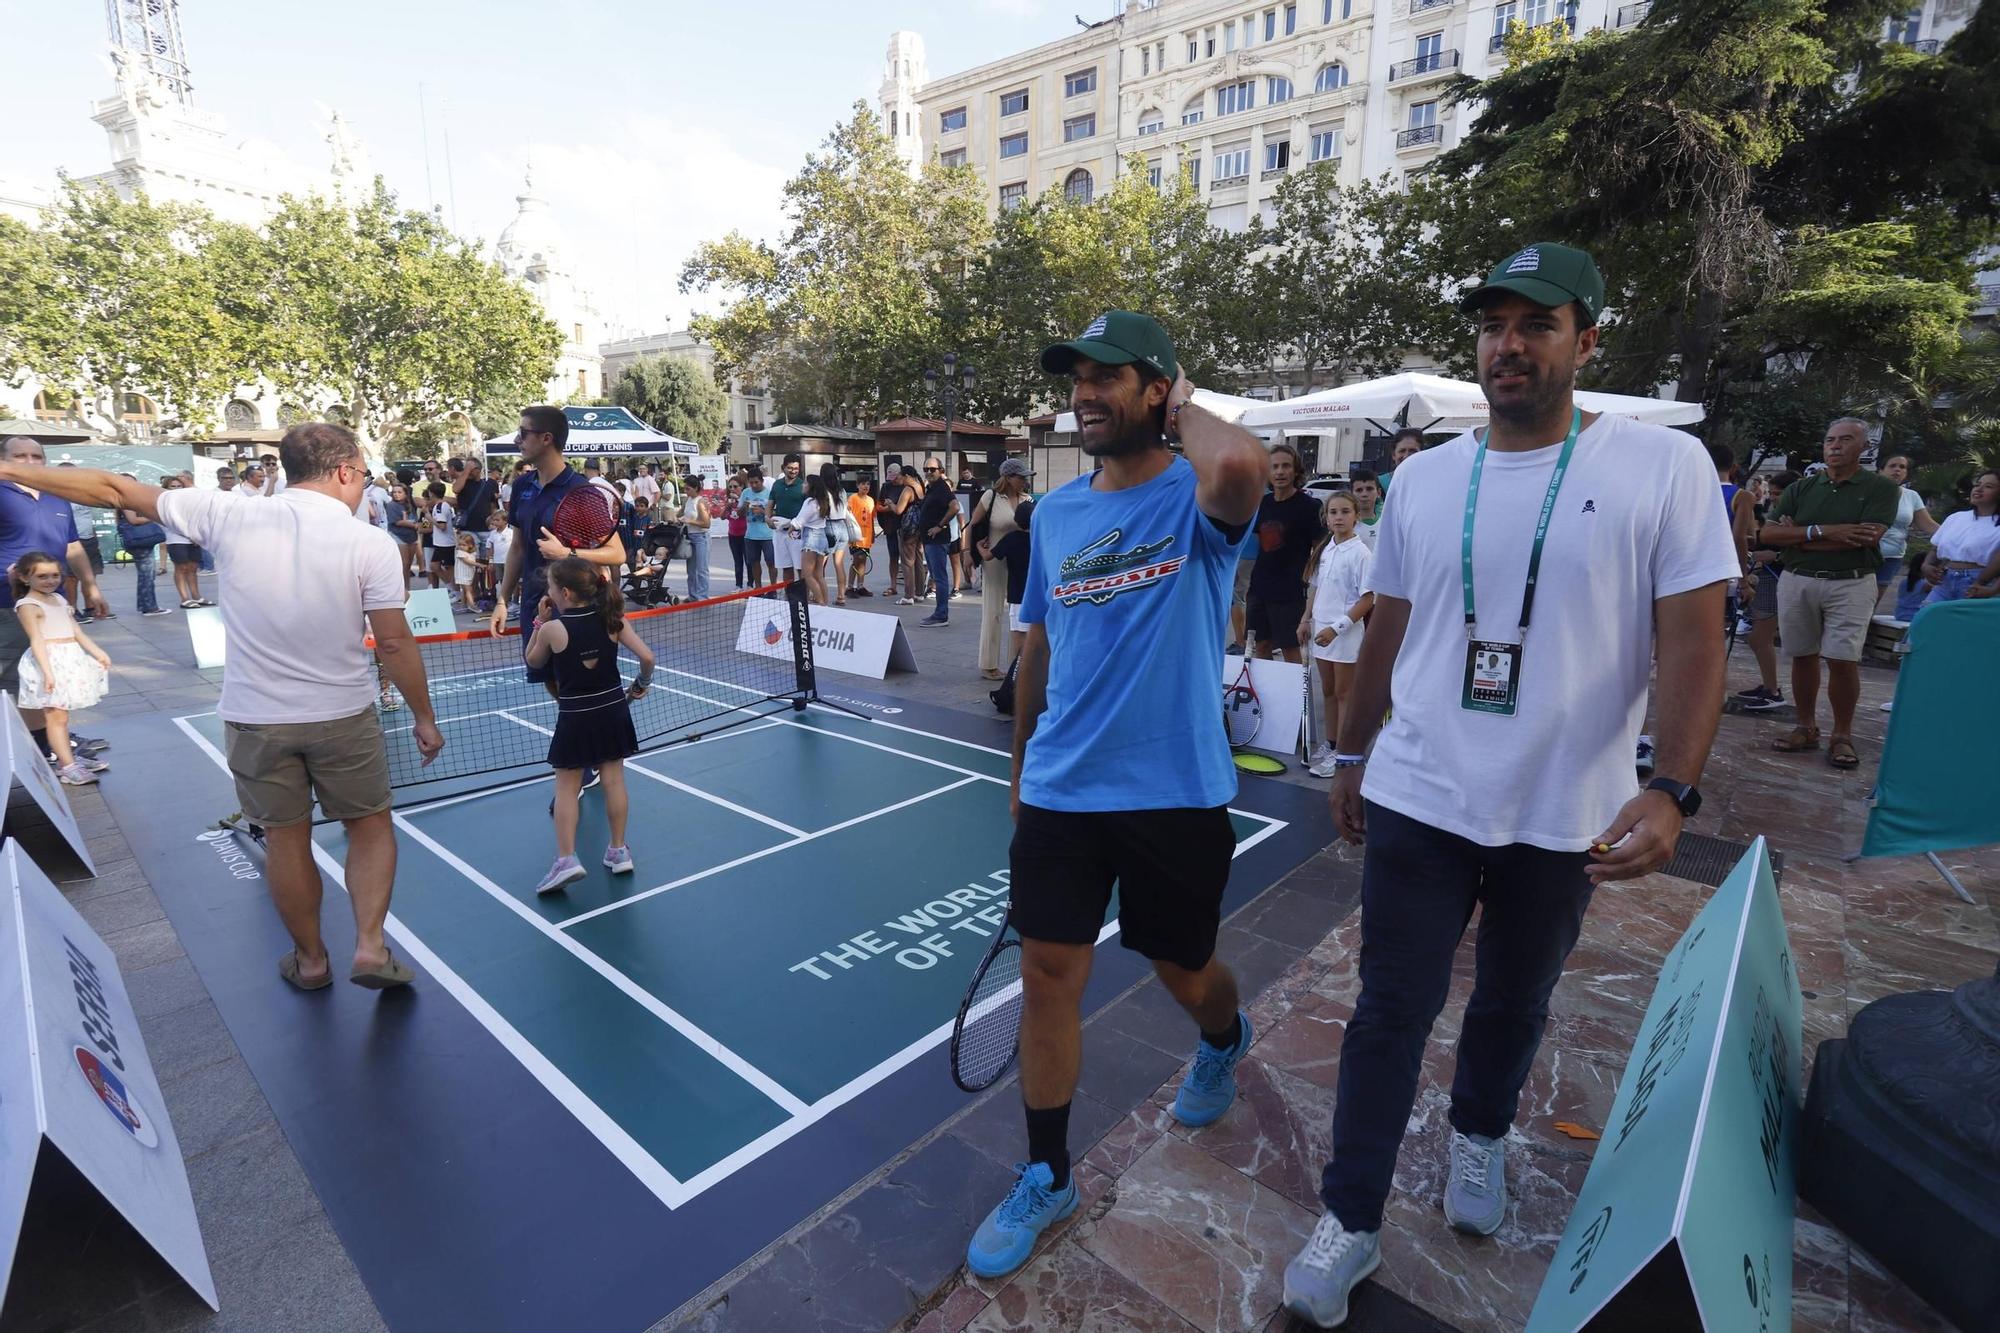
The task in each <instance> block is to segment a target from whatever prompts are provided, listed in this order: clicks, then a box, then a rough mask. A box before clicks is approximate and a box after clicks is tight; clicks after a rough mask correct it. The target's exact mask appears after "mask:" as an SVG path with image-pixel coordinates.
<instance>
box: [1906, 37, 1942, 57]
mask: <svg viewBox="0 0 2000 1333" xmlns="http://www.w3.org/2000/svg"><path fill="white" fill-rule="evenodd" d="M1941 45H1943V43H1941V42H1939V41H1938V39H1937V38H1935V37H1926V38H1924V39H1923V40H1922V41H1917V42H1911V43H1910V44H1909V46H1910V49H1911V50H1912V51H1915V52H1916V53H1917V54H1918V55H1920V56H1934V55H1936V54H1937V53H1938V47H1939V46H1941Z"/></svg>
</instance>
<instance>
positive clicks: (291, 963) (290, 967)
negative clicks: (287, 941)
mask: <svg viewBox="0 0 2000 1333" xmlns="http://www.w3.org/2000/svg"><path fill="white" fill-rule="evenodd" d="M278 975H279V976H281V977H283V978H284V979H285V980H286V981H289V982H290V983H291V984H292V986H293V988H294V989H296V990H325V989H326V988H327V987H328V986H331V985H332V984H333V964H332V963H331V962H329V963H328V964H327V969H326V975H325V976H323V977H320V978H319V979H318V980H315V981H307V980H306V979H305V977H304V976H302V975H300V973H299V951H298V950H297V949H294V950H292V951H291V952H290V953H288V954H286V955H285V956H284V957H283V958H280V959H279V960H278Z"/></svg>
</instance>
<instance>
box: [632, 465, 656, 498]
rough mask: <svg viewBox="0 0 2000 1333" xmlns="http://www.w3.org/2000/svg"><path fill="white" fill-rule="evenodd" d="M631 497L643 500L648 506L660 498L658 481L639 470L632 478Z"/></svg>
mask: <svg viewBox="0 0 2000 1333" xmlns="http://www.w3.org/2000/svg"><path fill="white" fill-rule="evenodd" d="M632 497H633V498H634V499H636V500H644V501H645V502H646V503H647V504H648V505H649V506H650V505H651V504H652V503H653V501H655V500H657V499H659V498H660V483H659V482H657V481H655V480H653V479H652V478H651V477H649V476H647V475H646V474H645V473H643V472H641V473H640V474H639V475H638V476H636V477H634V478H632Z"/></svg>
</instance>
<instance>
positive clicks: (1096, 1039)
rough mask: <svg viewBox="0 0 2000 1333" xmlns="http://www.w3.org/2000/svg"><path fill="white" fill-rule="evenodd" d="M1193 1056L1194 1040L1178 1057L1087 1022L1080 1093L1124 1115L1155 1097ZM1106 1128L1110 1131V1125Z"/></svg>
mask: <svg viewBox="0 0 2000 1333" xmlns="http://www.w3.org/2000/svg"><path fill="white" fill-rule="evenodd" d="M1193 1054H1194V1039H1193V1038H1192V1037H1190V1038H1189V1039H1188V1042H1187V1049H1186V1051H1185V1052H1183V1053H1182V1054H1180V1055H1178V1056H1176V1055H1172V1054H1169V1053H1168V1052H1165V1051H1160V1050H1156V1049H1155V1048H1154V1047H1152V1046H1149V1045H1147V1044H1146V1043H1144V1042H1141V1041H1139V1040H1137V1039H1136V1038H1133V1037H1128V1036H1126V1035H1125V1034H1124V1033H1122V1032H1117V1031H1114V1030H1113V1029H1111V1028H1108V1027H1106V1026H1105V1025H1104V1024H1102V1023H1088V1024H1086V1025H1085V1026H1084V1029H1083V1069H1082V1071H1081V1073H1080V1074H1079V1076H1078V1078H1077V1081H1076V1087H1077V1091H1078V1092H1080V1093H1082V1094H1084V1095H1085V1096H1087V1097H1091V1098H1093V1099H1095V1100H1097V1101H1099V1102H1102V1103H1103V1104H1104V1105H1106V1106H1108V1107H1111V1108H1112V1109H1113V1112H1114V1115H1122V1114H1124V1112H1125V1111H1126V1110H1128V1109H1130V1108H1131V1107H1134V1106H1137V1105H1138V1104H1139V1103H1140V1102H1143V1101H1145V1100H1146V1099H1147V1098H1148V1097H1150V1096H1152V1095H1153V1089H1155V1088H1157V1087H1159V1086H1160V1084H1161V1083H1163V1082H1165V1081H1166V1080H1167V1079H1168V1078H1170V1077H1172V1076H1173V1075H1174V1073H1175V1072H1176V1071H1177V1070H1178V1069H1179V1068H1180V1067H1181V1065H1182V1064H1183V1063H1184V1062H1185V1061H1186V1060H1187V1059H1188V1057H1189V1056H1192V1055H1193ZM1106 1128H1109V1126H1108V1125H1107V1126H1106Z"/></svg>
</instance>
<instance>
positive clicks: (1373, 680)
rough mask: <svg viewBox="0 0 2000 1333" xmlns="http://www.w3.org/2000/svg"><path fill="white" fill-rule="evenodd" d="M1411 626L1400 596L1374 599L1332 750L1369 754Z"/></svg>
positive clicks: (1407, 611)
mask: <svg viewBox="0 0 2000 1333" xmlns="http://www.w3.org/2000/svg"><path fill="white" fill-rule="evenodd" d="M1409 625H1410V604H1409V603H1408V602H1406V601H1404V600H1403V599H1402V598H1400V597H1382V596H1377V597H1376V598H1375V605H1374V606H1373V607H1372V608H1370V611H1369V619H1368V632H1367V633H1366V634H1364V635H1363V636H1362V638H1361V654H1360V657H1359V660H1357V661H1356V662H1355V665H1354V685H1353V687H1352V688H1351V689H1350V690H1349V692H1348V696H1347V704H1346V706H1345V708H1344V709H1343V710H1342V716H1341V720H1340V735H1339V736H1337V737H1335V738H1334V745H1333V748H1334V749H1335V750H1338V751H1339V752H1340V753H1342V754H1367V753H1368V747H1369V746H1370V745H1373V744H1374V743H1375V733H1376V732H1378V731H1380V730H1381V729H1382V719H1383V718H1384V717H1386V716H1388V713H1389V683H1390V678H1391V677H1392V676H1393V675H1394V673H1395V669H1396V654H1397V653H1398V652H1400V651H1401V650H1402V647H1403V634H1404V631H1406V630H1407V629H1408V628H1409Z"/></svg>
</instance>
